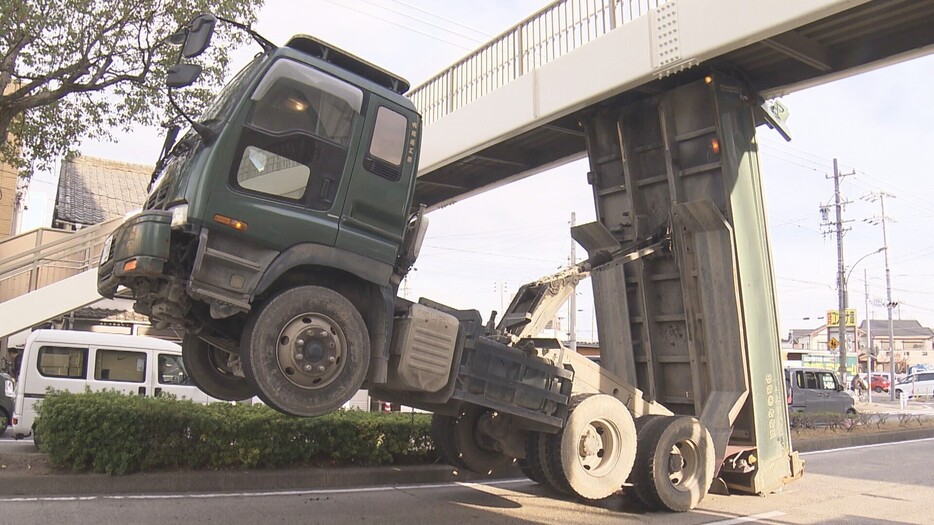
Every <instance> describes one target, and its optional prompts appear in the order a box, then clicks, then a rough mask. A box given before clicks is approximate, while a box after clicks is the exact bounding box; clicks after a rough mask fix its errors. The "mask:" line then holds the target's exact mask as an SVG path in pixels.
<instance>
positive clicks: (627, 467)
mask: <svg viewBox="0 0 934 525" xmlns="http://www.w3.org/2000/svg"><path fill="white" fill-rule="evenodd" d="M552 439H554V440H555V441H554V445H556V447H554V448H557V450H556V452H557V453H558V457H557V458H556V459H559V461H558V466H559V473H560V475H561V476H562V477H563V478H564V479H566V480H567V484H568V486H569V487H570V489H571V491H572V492H573V493H574V494H576V495H578V496H580V497H582V498H585V499H591V500H598V499H603V498H606V497H609V496H611V495H612V494H613V493H615V492H616V491H618V490H620V489H621V488H622V486H623V483H624V482H625V481H626V478H627V477H629V472H630V471H631V470H632V465H633V461H634V460H635V457H636V427H635V424H634V423H633V420H632V414H630V413H629V409H627V408H626V405H624V404H623V402H622V401H620V400H619V399H616V398H615V397H613V396H610V395H606V394H594V395H581V396H575V398H574V400H573V402H572V405H571V414H570V416H569V417H568V421H567V424H565V426H564V429H562V430H561V432H559V433H558V434H556V435H555V436H554V437H553V438H552ZM553 457H554V456H553Z"/></svg>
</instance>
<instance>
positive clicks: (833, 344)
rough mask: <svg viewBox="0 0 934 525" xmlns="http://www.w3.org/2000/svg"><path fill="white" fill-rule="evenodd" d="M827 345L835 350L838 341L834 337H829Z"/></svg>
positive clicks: (838, 343) (838, 344)
mask: <svg viewBox="0 0 934 525" xmlns="http://www.w3.org/2000/svg"><path fill="white" fill-rule="evenodd" d="M827 346H829V347H830V349H831V350H836V349H837V348H838V347H839V346H840V341H837V338H836V337H831V338H830V341H827Z"/></svg>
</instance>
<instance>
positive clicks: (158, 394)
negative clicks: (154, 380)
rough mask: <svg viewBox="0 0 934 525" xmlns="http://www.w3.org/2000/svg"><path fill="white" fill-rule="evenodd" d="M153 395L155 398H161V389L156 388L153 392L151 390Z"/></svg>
mask: <svg viewBox="0 0 934 525" xmlns="http://www.w3.org/2000/svg"><path fill="white" fill-rule="evenodd" d="M153 395H155V396H156V397H159V396H161V395H162V389H161V388H156V389H155V390H153Z"/></svg>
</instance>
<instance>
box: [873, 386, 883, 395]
mask: <svg viewBox="0 0 934 525" xmlns="http://www.w3.org/2000/svg"><path fill="white" fill-rule="evenodd" d="M872 391H873V392H875V393H877V394H881V393H882V387H881V386H877V387H875V388H873V389H872Z"/></svg>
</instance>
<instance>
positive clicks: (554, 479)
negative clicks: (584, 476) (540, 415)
mask: <svg viewBox="0 0 934 525" xmlns="http://www.w3.org/2000/svg"><path fill="white" fill-rule="evenodd" d="M538 454H539V457H540V458H541V465H542V473H543V474H544V475H545V480H546V481H547V482H548V483H547V484H548V486H549V487H551V488H552V489H554V490H555V492H558V493H559V494H573V491H572V490H571V485H570V484H568V480H567V478H565V477H564V476H563V475H562V474H561V439H560V437H559V436H558V434H545V433H541V434H539V437H538Z"/></svg>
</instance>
